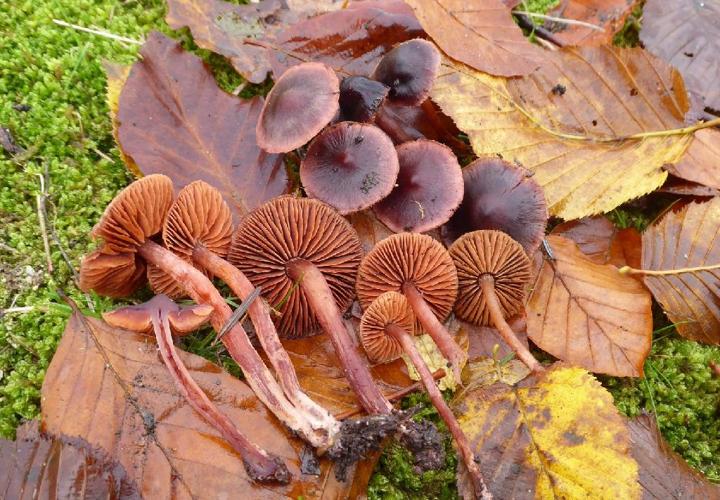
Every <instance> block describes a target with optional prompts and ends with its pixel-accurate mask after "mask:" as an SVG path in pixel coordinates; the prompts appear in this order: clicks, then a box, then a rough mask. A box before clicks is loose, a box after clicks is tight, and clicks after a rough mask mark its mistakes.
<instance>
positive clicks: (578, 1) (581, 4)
mask: <svg viewBox="0 0 720 500" xmlns="http://www.w3.org/2000/svg"><path fill="white" fill-rule="evenodd" d="M638 1H639V0H562V1H561V2H560V3H559V4H558V6H557V7H555V8H553V9H551V10H550V11H548V14H549V15H551V16H554V17H560V18H564V19H569V20H571V21H580V22H583V23H588V24H591V25H593V26H596V27H597V28H599V29H597V28H592V27H590V26H583V25H581V24H577V23H572V24H570V23H563V22H561V21H560V22H558V21H553V20H546V21H545V23H544V24H543V26H544V27H545V28H546V29H548V30H549V31H551V32H552V34H553V37H554V38H555V39H556V40H557V41H559V42H560V43H562V44H563V45H575V46H578V45H610V44H612V39H613V36H614V35H615V33H617V32H618V31H620V29H622V27H623V25H624V24H625V20H626V19H627V18H628V16H629V15H630V13H631V12H632V10H633V9H634V8H635V5H636V4H637V3H638Z"/></svg>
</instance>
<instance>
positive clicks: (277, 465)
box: [103, 295, 290, 484]
mask: <svg viewBox="0 0 720 500" xmlns="http://www.w3.org/2000/svg"><path fill="white" fill-rule="evenodd" d="M212 312H213V308H212V306H209V305H194V306H189V307H184V308H181V307H180V306H178V305H177V304H175V302H173V301H172V300H170V299H169V298H168V297H167V296H165V295H157V296H155V297H153V298H152V299H150V300H149V301H148V302H145V303H144V304H141V305H138V306H128V307H122V308H120V309H116V310H115V311H111V312H108V313H103V319H104V320H105V321H106V322H107V323H108V324H109V325H112V326H115V327H118V328H124V329H126V330H133V331H136V332H141V333H148V332H149V331H151V330H152V331H154V333H155V338H156V340H157V344H158V349H159V351H160V356H161V357H162V360H163V362H164V363H165V366H166V367H167V368H168V371H169V372H170V375H171V376H172V378H173V381H174V382H175V385H176V386H177V388H178V390H179V391H180V393H181V394H182V395H183V396H184V397H185V400H186V401H187V402H188V403H189V404H190V406H191V407H192V408H193V409H194V410H195V411H197V412H198V413H199V414H200V415H202V416H203V418H204V419H205V420H207V421H208V422H209V423H210V424H211V425H212V426H213V427H215V428H216V429H217V430H218V431H219V432H220V434H221V435H222V437H223V438H225V440H226V441H227V442H228V443H230V444H231V445H232V447H233V449H235V451H237V452H238V453H240V456H241V457H242V459H243V463H244V465H245V469H246V470H247V472H248V476H250V477H251V478H253V479H254V480H255V481H259V482H277V483H283V484H285V483H288V482H289V481H290V471H288V469H287V467H286V466H285V464H284V463H283V462H282V461H281V460H280V459H279V458H277V457H273V456H271V455H269V454H268V453H267V452H266V451H265V450H263V449H262V448H260V447H259V446H257V445H256V444H255V443H253V442H251V441H250V440H249V439H248V438H247V437H245V435H243V434H242V433H241V432H240V431H239V430H238V429H237V427H235V425H234V424H233V423H232V421H231V420H230V419H229V418H228V417H227V416H226V415H225V414H223V413H222V412H221V411H220V410H219V409H218V408H217V407H216V406H215V405H214V404H213V402H212V401H210V398H208V397H207V395H206V394H205V392H203V390H202V389H201V388H200V386H199V385H197V383H196V382H195V380H193V378H192V376H191V375H190V372H188V370H187V368H186V367H185V364H184V363H183V362H182V360H181V359H180V357H179V356H178V354H177V351H176V350H175V345H174V344H173V339H172V333H173V331H175V332H177V333H188V332H190V331H193V330H195V329H197V328H199V327H200V326H201V325H202V324H203V323H205V322H206V321H207V320H208V318H209V316H210V314H212Z"/></svg>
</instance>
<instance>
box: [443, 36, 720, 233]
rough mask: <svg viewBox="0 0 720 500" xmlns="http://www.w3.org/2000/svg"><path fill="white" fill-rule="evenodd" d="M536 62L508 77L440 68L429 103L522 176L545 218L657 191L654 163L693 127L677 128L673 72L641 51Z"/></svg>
mask: <svg viewBox="0 0 720 500" xmlns="http://www.w3.org/2000/svg"><path fill="white" fill-rule="evenodd" d="M545 58H546V62H545V64H544V65H543V66H542V67H541V68H540V69H538V70H537V71H536V72H535V73H533V74H531V75H529V76H526V77H522V78H512V79H503V78H496V77H492V76H490V75H487V74H485V73H481V72H478V71H474V70H472V69H470V68H468V67H467V66H463V65H459V64H451V63H446V64H444V65H443V66H442V68H441V74H440V76H439V77H438V79H437V81H436V83H435V87H434V89H433V91H432V97H433V99H434V100H435V102H437V103H438V104H439V105H440V107H441V108H442V110H443V111H444V112H445V113H446V114H447V115H449V116H450V117H451V118H453V119H454V120H455V122H456V124H457V125H458V127H459V128H460V129H461V130H463V131H464V132H465V133H467V134H468V136H469V138H470V142H471V144H472V146H473V149H474V151H475V153H476V154H477V155H479V156H482V155H500V156H502V157H503V158H505V159H506V160H508V161H516V162H518V163H520V164H522V165H523V166H524V167H526V168H529V169H530V170H532V171H533V172H534V173H535V177H534V178H535V180H536V181H537V182H538V183H539V184H540V185H541V186H542V187H543V189H544V191H545V197H546V199H547V202H548V206H549V209H550V212H551V214H553V215H558V216H560V217H562V218H564V219H577V218H580V217H584V216H587V215H593V214H596V213H602V212H608V211H610V210H612V209H613V208H615V207H616V206H618V205H620V204H621V203H624V202H625V201H627V200H630V199H632V198H636V197H638V196H641V195H643V194H646V193H649V192H651V191H653V190H655V189H656V188H658V187H659V186H661V185H662V183H663V182H664V181H665V178H666V177H667V173H666V172H665V171H664V170H663V168H662V166H663V165H665V164H667V163H674V162H676V161H678V159H679V158H680V157H681V156H682V154H683V153H684V152H685V149H686V148H687V146H688V144H689V142H690V140H691V137H692V134H691V132H692V131H693V130H695V129H696V128H697V127H693V128H691V129H689V130H688V129H684V128H683V127H684V122H683V119H684V115H685V112H686V111H687V110H688V108H689V102H688V97H687V94H686V92H685V90H684V87H683V84H682V78H681V77H680V74H679V73H678V72H676V71H674V70H673V69H672V68H671V67H670V66H669V65H667V64H666V63H664V62H662V61H660V60H659V59H656V58H653V57H652V56H649V55H648V54H647V53H646V52H644V51H643V50H642V49H620V48H616V47H609V46H603V47H583V48H578V49H573V48H566V49H563V50H560V51H557V52H548V53H547V54H545ZM710 123H711V122H708V124H710ZM708 124H703V125H700V126H703V127H704V126H708Z"/></svg>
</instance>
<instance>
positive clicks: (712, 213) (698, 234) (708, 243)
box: [642, 198, 720, 344]
mask: <svg viewBox="0 0 720 500" xmlns="http://www.w3.org/2000/svg"><path fill="white" fill-rule="evenodd" d="M719 238H720V198H713V199H712V200H710V201H708V202H705V203H690V204H689V205H687V206H685V207H684V208H682V209H681V210H680V211H679V212H672V211H671V212H668V213H667V214H666V215H665V216H664V217H663V218H662V219H661V220H660V221H659V222H658V223H657V224H654V225H652V226H650V227H649V228H648V229H647V230H646V231H645V232H644V233H643V255H642V268H643V269H647V270H654V271H665V272H666V273H665V274H660V275H655V276H651V275H646V276H643V281H644V282H645V284H646V285H647V287H648V288H649V289H650V291H651V292H652V294H653V297H655V300H657V301H658V302H659V303H660V305H661V306H662V308H663V310H664V311H665V314H667V316H668V318H669V319H670V321H672V322H673V323H675V328H676V329H677V331H678V333H679V334H680V335H682V336H683V337H686V338H689V339H693V340H697V341H700V342H705V343H708V344H720V289H719V288H718V283H719V282H720V268H718V267H716V268H715V269H712V268H710V269H708V268H707V267H708V266H710V267H712V266H718V265H719V264H720V244H719V243H718V239H719ZM719 267H720V266H719Z"/></svg>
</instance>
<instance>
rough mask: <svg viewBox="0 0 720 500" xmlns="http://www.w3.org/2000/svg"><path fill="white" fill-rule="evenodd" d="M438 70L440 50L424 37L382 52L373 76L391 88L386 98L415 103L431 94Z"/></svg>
mask: <svg viewBox="0 0 720 500" xmlns="http://www.w3.org/2000/svg"><path fill="white" fill-rule="evenodd" d="M439 69H440V51H438V49H437V47H435V45H433V44H432V43H431V42H428V41H427V40H423V39H421V38H416V39H414V40H408V41H407V42H403V43H401V44H400V45H398V46H397V47H395V48H394V49H392V50H391V51H390V52H388V53H387V54H385V56H383V58H382V59H381V60H380V62H379V63H378V65H377V67H376V68H375V71H374V72H373V74H372V78H373V79H374V80H377V81H379V82H382V83H384V84H385V85H387V86H388V87H390V92H389V94H388V98H389V99H390V100H391V101H393V102H396V103H398V104H404V105H407V106H415V105H417V104H420V103H422V102H423V101H424V100H425V99H427V97H428V95H430V90H432V86H433V83H435V77H436V76H437V74H438V70H439Z"/></svg>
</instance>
